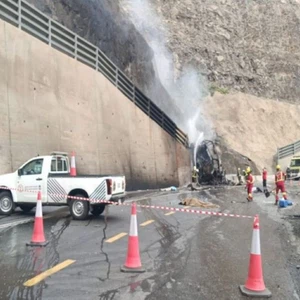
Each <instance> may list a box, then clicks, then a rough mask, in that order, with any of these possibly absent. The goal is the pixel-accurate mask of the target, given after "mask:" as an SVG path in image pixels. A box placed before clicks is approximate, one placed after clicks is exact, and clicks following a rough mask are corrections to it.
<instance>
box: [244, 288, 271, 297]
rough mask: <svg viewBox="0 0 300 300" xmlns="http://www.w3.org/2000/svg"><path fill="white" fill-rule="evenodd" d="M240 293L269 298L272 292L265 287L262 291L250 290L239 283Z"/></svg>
mask: <svg viewBox="0 0 300 300" xmlns="http://www.w3.org/2000/svg"><path fill="white" fill-rule="evenodd" d="M240 290H241V293H242V294H243V295H244V296H248V297H253V298H270V297H272V293H271V292H270V291H269V290H268V289H267V288H266V289H265V290H264V291H259V292H256V291H250V290H248V289H247V288H246V287H245V286H244V285H240Z"/></svg>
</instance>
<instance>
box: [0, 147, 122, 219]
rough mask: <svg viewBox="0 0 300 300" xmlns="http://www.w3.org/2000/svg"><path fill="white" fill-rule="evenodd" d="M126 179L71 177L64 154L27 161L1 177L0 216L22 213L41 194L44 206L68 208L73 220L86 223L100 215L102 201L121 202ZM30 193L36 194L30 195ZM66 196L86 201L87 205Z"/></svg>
mask: <svg viewBox="0 0 300 300" xmlns="http://www.w3.org/2000/svg"><path fill="white" fill-rule="evenodd" d="M125 187H126V182H125V176H110V175H79V176H75V177H73V176H71V175H70V164H69V159H68V156H67V153H63V152H53V153H51V155H48V156H38V157H34V158H32V159H30V160H28V161H27V162H26V163H24V164H23V165H22V166H21V167H20V168H19V169H18V170H17V171H15V172H14V173H10V174H5V175H1V176H0V214H4V215H9V214H12V213H13V212H14V210H15V208H16V207H20V208H21V209H22V210H23V211H24V212H28V211H30V210H31V209H32V208H33V207H35V206H36V200H37V192H38V190H41V193H42V204H43V205H53V206H59V205H68V206H69V207H70V212H71V215H72V216H73V218H74V219H78V220H83V219H86V218H87V216H88V214H89V211H91V213H92V214H93V215H96V216H97V215H100V214H101V213H102V212H103V211H104V208H105V205H106V204H104V203H99V200H104V201H114V202H118V201H120V200H121V201H122V202H123V201H124V198H125ZM33 191H36V193H35V192H33ZM69 196H74V197H83V198H89V200H88V201H86V200H80V199H74V198H69Z"/></svg>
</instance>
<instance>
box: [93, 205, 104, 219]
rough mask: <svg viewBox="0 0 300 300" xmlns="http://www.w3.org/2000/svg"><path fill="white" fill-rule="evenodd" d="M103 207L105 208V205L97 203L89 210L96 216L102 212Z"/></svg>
mask: <svg viewBox="0 0 300 300" xmlns="http://www.w3.org/2000/svg"><path fill="white" fill-rule="evenodd" d="M104 209H105V205H103V204H102V205H97V206H92V211H91V212H92V214H93V215H94V216H95V217H98V216H100V215H101V214H102V213H103V212H104Z"/></svg>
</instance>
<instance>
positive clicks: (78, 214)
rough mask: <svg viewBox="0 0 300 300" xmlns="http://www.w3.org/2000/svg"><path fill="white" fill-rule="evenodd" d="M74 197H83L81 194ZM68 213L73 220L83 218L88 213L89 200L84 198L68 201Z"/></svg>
mask: <svg viewBox="0 0 300 300" xmlns="http://www.w3.org/2000/svg"><path fill="white" fill-rule="evenodd" d="M75 197H81V198H84V196H83V195H76V196H75ZM70 213H71V215H72V217H73V219H74V220H85V219H86V218H87V217H88V215H89V202H88V201H86V200H72V201H71V202H70Z"/></svg>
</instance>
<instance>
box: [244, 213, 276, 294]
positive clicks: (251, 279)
mask: <svg viewBox="0 0 300 300" xmlns="http://www.w3.org/2000/svg"><path fill="white" fill-rule="evenodd" d="M240 290H241V292H242V294H243V295H245V296H249V297H261V298H269V297H271V296H272V294H271V292H270V291H269V290H268V289H267V288H266V286H265V283H264V279H263V271H262V261H261V252H260V237H259V219H258V215H256V216H255V218H254V222H253V234H252V244H251V253H250V262H249V270H248V279H247V281H246V284H245V285H241V286H240Z"/></svg>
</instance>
